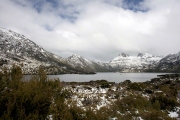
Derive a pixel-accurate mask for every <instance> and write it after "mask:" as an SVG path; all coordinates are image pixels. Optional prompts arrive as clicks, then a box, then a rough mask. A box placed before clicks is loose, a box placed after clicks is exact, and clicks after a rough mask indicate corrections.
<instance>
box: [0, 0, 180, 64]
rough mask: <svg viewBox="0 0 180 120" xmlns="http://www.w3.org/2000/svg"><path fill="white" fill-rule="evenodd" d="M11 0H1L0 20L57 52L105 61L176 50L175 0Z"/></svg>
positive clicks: (178, 28)
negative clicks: (126, 2) (134, 0)
mask: <svg viewBox="0 0 180 120" xmlns="http://www.w3.org/2000/svg"><path fill="white" fill-rule="evenodd" d="M14 1H15V0H13V1H12V0H6V1H3V0H0V2H1V4H0V16H1V17H0V26H2V27H5V28H7V29H12V30H14V31H17V32H19V33H22V34H24V35H26V36H27V37H28V38H30V39H31V40H33V41H34V42H35V43H37V44H38V45H40V46H42V47H44V48H45V49H47V50H49V51H51V52H53V53H56V54H58V55H59V56H62V57H67V56H68V55H70V54H72V53H76V54H80V55H82V56H84V57H86V58H89V59H94V60H99V61H110V60H111V59H112V58H113V57H115V56H116V55H117V54H118V53H120V52H127V53H129V54H135V53H137V52H149V53H151V54H155V55H167V54H169V53H172V52H178V51H179V50H180V49H179V44H180V41H179V38H180V34H179V31H180V22H179V21H180V17H179V14H180V7H179V6H180V1H179V0H165V1H164V0H145V1H144V2H142V3H140V5H139V6H136V7H139V9H140V10H148V11H147V12H142V11H137V12H134V11H132V10H129V9H126V10H125V9H123V8H122V6H123V3H122V0H112V1H110V2H109V1H107V0H98V1H97V0H93V1H88V0H61V1H58V3H56V5H55V4H53V3H48V2H46V1H45V0H41V1H38V2H39V6H40V7H39V8H36V9H35V7H34V4H33V3H32V2H28V1H27V0H24V1H26V2H24V1H20V0H16V2H14ZM17 1H19V2H17ZM40 3H41V4H40ZM36 5H38V4H36ZM38 9H39V11H38Z"/></svg>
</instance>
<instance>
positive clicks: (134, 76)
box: [25, 72, 167, 83]
mask: <svg viewBox="0 0 180 120" xmlns="http://www.w3.org/2000/svg"><path fill="white" fill-rule="evenodd" d="M161 74H167V73H113V72H102V73H100V72H99V73H97V74H90V75H79V74H64V75H48V78H49V79H51V78H52V79H53V78H59V79H60V81H65V82H72V81H75V82H85V81H90V80H102V79H104V80H108V81H110V82H117V83H119V82H122V81H124V80H131V81H132V82H145V81H147V80H151V79H152V78H156V77H157V75H161ZM25 78H26V79H30V78H31V75H25Z"/></svg>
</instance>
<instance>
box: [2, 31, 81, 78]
mask: <svg viewBox="0 0 180 120" xmlns="http://www.w3.org/2000/svg"><path fill="white" fill-rule="evenodd" d="M0 49H1V50H0V55H1V56H0V67H1V68H2V67H4V66H6V67H8V68H10V67H11V66H12V65H13V64H17V65H21V66H22V69H23V72H24V74H34V73H36V71H37V69H38V68H39V66H42V67H44V68H45V69H46V71H47V73H48V74H59V73H77V72H78V73H81V72H83V70H79V69H78V70H76V69H75V68H74V67H72V66H71V65H69V64H67V63H65V62H64V60H63V58H61V57H59V56H57V55H54V54H52V53H50V52H48V51H46V50H45V49H43V48H42V47H40V46H38V45H37V44H35V43H34V42H32V41H31V40H29V39H28V38H26V37H25V36H24V35H21V34H18V33H16V32H13V31H11V30H7V29H4V28H0Z"/></svg>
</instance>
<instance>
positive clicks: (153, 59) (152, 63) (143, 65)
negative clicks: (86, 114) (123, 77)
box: [109, 53, 162, 72]
mask: <svg viewBox="0 0 180 120" xmlns="http://www.w3.org/2000/svg"><path fill="white" fill-rule="evenodd" d="M161 59H162V57H160V56H153V55H151V54H149V53H139V54H138V55H137V56H129V55H128V54H125V53H121V54H119V56H117V57H115V58H114V59H113V60H112V61H110V63H109V64H110V65H111V66H112V67H113V68H117V69H119V70H120V71H121V72H141V71H145V70H149V69H154V68H155V67H156V65H157V63H158V62H159V61H160V60H161Z"/></svg>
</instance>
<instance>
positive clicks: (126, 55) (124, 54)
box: [119, 52, 129, 57]
mask: <svg viewBox="0 0 180 120" xmlns="http://www.w3.org/2000/svg"><path fill="white" fill-rule="evenodd" d="M119 56H122V57H129V55H128V54H126V53H124V52H123V53H121V54H119Z"/></svg>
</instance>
